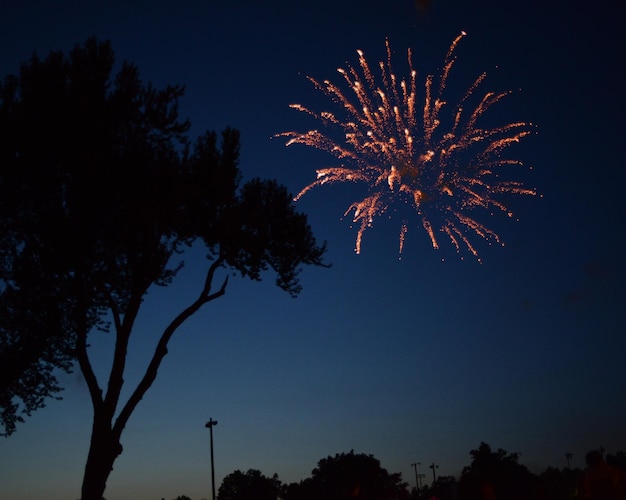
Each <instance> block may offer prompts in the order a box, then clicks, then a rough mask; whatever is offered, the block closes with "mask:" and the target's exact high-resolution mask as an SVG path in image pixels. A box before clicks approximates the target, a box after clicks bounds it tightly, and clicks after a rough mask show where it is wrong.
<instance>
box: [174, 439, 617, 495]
mask: <svg viewBox="0 0 626 500" xmlns="http://www.w3.org/2000/svg"><path fill="white" fill-rule="evenodd" d="M469 454H470V457H471V462H470V464H469V465H468V466H466V467H464V468H463V470H462V472H461V475H460V477H459V478H455V477H453V476H439V477H437V478H436V479H435V481H433V483H432V484H430V485H427V486H423V487H421V488H419V489H418V488H416V487H412V488H409V485H408V483H407V482H405V481H403V480H402V474H401V473H392V472H388V471H387V470H386V469H385V468H383V467H382V466H381V464H380V461H379V460H377V459H376V458H375V457H374V456H373V455H368V454H363V453H354V451H353V450H352V451H350V452H349V453H341V454H336V455H335V456H334V457H331V456H328V457H327V458H323V459H321V460H320V461H319V462H318V463H317V467H315V468H314V469H313V470H312V472H311V476H310V477H308V478H306V479H303V480H301V481H299V482H294V483H283V482H282V481H281V480H280V479H279V477H278V474H273V475H272V476H266V475H264V474H263V473H262V472H261V471H260V470H258V469H249V470H247V471H246V472H242V471H240V470H236V471H234V472H232V473H230V474H228V475H227V476H226V477H225V478H224V480H223V481H222V484H221V486H220V487H219V490H218V492H217V500H279V499H280V500H347V499H353V498H356V499H360V500H525V499H537V500H625V499H626V453H625V452H623V451H619V452H617V453H615V454H613V455H611V454H608V455H606V457H604V456H603V452H602V451H593V452H590V453H589V454H588V455H587V461H588V463H589V459H590V456H592V455H593V456H597V457H600V459H601V461H600V463H599V464H595V465H594V464H590V465H589V466H588V467H587V469H586V470H582V469H579V468H570V467H564V468H562V469H558V468H556V467H548V468H547V469H545V470H544V471H543V472H541V473H540V474H534V473H532V472H530V471H529V470H528V468H527V467H526V466H524V465H522V464H520V463H519V457H520V454H519V453H509V452H507V451H505V450H503V449H497V450H495V451H494V450H493V449H492V448H491V446H489V445H488V444H487V443H484V442H481V443H480V446H479V447H478V448H477V449H475V450H471V451H470V453H469ZM598 467H599V468H598ZM599 478H600V481H597V480H598V479H599ZM593 480H596V482H597V485H595V486H594V484H593ZM598 484H599V486H598ZM175 500H191V499H190V498H189V497H186V496H184V495H183V496H179V497H178V498H177V499H175Z"/></svg>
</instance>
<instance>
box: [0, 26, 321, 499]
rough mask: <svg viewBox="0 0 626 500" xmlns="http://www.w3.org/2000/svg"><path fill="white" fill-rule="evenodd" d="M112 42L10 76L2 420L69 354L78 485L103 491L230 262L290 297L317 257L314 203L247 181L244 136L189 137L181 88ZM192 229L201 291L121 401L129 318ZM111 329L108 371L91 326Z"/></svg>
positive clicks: (3, 90) (169, 268)
mask: <svg viewBox="0 0 626 500" xmlns="http://www.w3.org/2000/svg"><path fill="white" fill-rule="evenodd" d="M113 63H114V55H113V51H112V49H111V46H110V44H109V43H108V42H98V41H97V40H96V39H94V38H91V39H89V40H87V42H86V43H85V44H84V45H82V46H78V45H77V46H76V47H75V48H74V49H73V50H72V51H71V52H70V53H69V55H65V54H63V53H62V52H51V53H50V54H49V55H48V56H47V57H46V58H45V59H40V58H38V57H37V56H35V55H34V56H33V57H32V58H31V59H30V60H29V61H27V62H26V63H25V64H23V65H22V67H21V70H20V72H19V75H17V76H8V77H6V78H5V79H4V80H3V81H2V82H1V84H0V318H1V320H0V322H1V324H0V377H1V378H0V382H1V383H0V388H1V389H0V391H1V392H0V405H1V407H0V408H1V413H0V417H1V418H2V424H3V426H4V433H5V434H10V433H11V432H13V431H14V430H15V423H16V422H18V421H20V420H21V419H22V418H23V417H22V414H24V413H25V414H27V415H28V414H30V412H32V411H33V410H35V409H37V408H40V407H42V406H43V405H44V402H45V399H46V398H47V397H48V396H50V395H53V394H54V393H56V392H57V391H58V390H59V389H60V387H59V384H58V381H57V379H56V377H55V370H58V369H61V370H66V371H67V370H70V369H71V366H72V362H73V361H77V362H78V365H79V367H80V369H81V371H82V373H83V375H84V377H85V380H86V382H87V386H88V389H89V394H90V396H91V401H92V404H93V410H94V418H93V427H92V434H91V443H90V447H89V454H88V458H87V463H86V466H85V475H84V479H83V486H82V498H83V499H84V500H94V499H97V500H100V499H101V498H102V494H103V492H104V490H105V485H106V481H107V478H108V476H109V474H110V472H111V470H112V467H113V463H114V461H115V459H116V458H117V457H118V456H119V454H120V453H121V452H122V445H121V436H122V431H123V430H124V428H125V426H126V424H127V422H128V419H129V417H130V416H131V414H132V413H133V411H134V410H135V408H136V406H137V404H138V403H139V401H140V400H141V399H142V398H143V396H144V395H145V393H146V391H147V390H148V388H149V387H150V386H151V385H152V383H153V382H154V380H155V378H156V376H157V371H158V369H159V366H160V364H161V361H162V360H163V357H164V356H165V355H166V354H167V346H168V342H169V340H170V338H171V337H172V335H173V334H174V332H175V331H176V330H177V329H178V328H179V327H180V326H181V325H182V324H183V323H184V322H185V320H187V319H188V318H189V317H190V316H192V315H193V314H194V313H195V312H197V311H198V310H199V309H200V307H201V306H203V305H204V304H206V303H207V302H209V301H212V300H214V299H217V298H219V297H221V296H222V295H223V294H224V293H225V292H226V287H227V277H226V278H222V281H221V283H220V284H218V285H217V286H216V285H215V283H214V281H215V280H216V279H218V274H219V272H220V270H221V269H224V270H225V273H226V276H228V273H231V274H240V275H241V276H244V277H248V278H251V279H254V280H260V279H261V274H262V272H263V271H265V270H266V269H268V268H272V269H273V270H274V271H275V272H276V276H277V277H276V283H277V285H278V286H279V287H281V288H282V289H284V290H286V291H287V292H288V293H290V294H291V295H292V296H295V295H297V294H298V292H299V291H300V285H299V280H298V272H299V269H300V268H301V266H302V265H303V264H313V265H323V262H322V257H323V254H324V250H325V248H324V246H323V245H322V246H319V245H318V244H317V243H316V241H315V238H314V236H313V234H312V231H311V228H310V226H309V225H308V223H307V218H306V216H305V215H303V214H300V213H298V212H296V211H295V208H294V205H293V203H292V196H291V195H290V194H289V193H288V192H287V190H286V189H285V188H284V187H283V186H281V185H279V184H277V183H276V182H275V181H267V180H260V179H253V180H251V181H249V182H247V183H245V184H244V185H242V186H240V177H241V176H240V171H239V167H238V159H239V134H238V132H237V131H235V130H232V129H227V130H225V131H224V132H222V134H221V139H218V137H217V135H216V134H215V133H213V132H207V133H205V134H204V135H202V136H201V137H200V138H198V139H197V141H196V142H195V143H193V141H190V140H189V138H188V137H187V132H188V129H189V123H188V121H181V120H180V119H179V117H178V112H177V105H178V99H179V98H180V97H181V96H182V95H183V90H184V89H183V88H182V87H179V86H168V87H166V88H165V89H163V90H157V89H155V88H153V87H152V85H151V84H144V83H143V82H142V81H141V80H140V78H139V73H138V70H137V68H136V67H135V66H134V65H132V64H129V63H123V64H122V65H121V67H120V69H119V72H118V73H117V74H116V75H115V76H114V77H113V76H112V68H113ZM194 242H202V243H203V244H204V246H205V248H206V253H207V263H206V267H205V269H199V270H198V272H199V273H202V274H203V275H204V276H205V279H204V283H203V285H202V286H201V288H200V290H198V293H197V296H196V298H195V299H194V300H193V301H192V302H191V303H190V304H188V306H187V307H185V308H184V309H183V310H181V311H180V312H179V314H177V315H176V316H175V317H174V318H173V319H172V321H171V322H170V323H169V325H167V326H166V328H165V329H164V330H163V331H162V332H160V333H158V335H157V336H156V348H155V351H154V354H153V356H152V358H151V360H150V362H149V365H148V367H147V369H146V371H145V374H144V375H143V378H142V379H141V380H140V382H139V383H138V385H137V386H136V387H135V388H134V390H131V391H130V397H129V398H128V399H127V400H126V401H123V400H120V395H121V392H122V387H123V384H124V372H125V365H126V353H127V348H128V343H129V339H130V337H131V334H132V332H133V326H134V323H135V320H136V318H137V315H138V313H139V310H140V308H141V306H142V303H143V300H144V298H145V296H146V294H147V292H148V290H149V289H151V287H154V286H167V285H169V284H170V283H171V282H172V280H173V279H174V277H175V276H176V273H177V271H178V270H179V269H180V267H181V266H182V256H181V252H182V251H183V250H184V249H185V248H186V247H188V246H190V245H191V244H192V243H194ZM96 329H101V330H104V331H109V330H112V331H113V333H114V335H115V350H114V358H113V360H112V364H111V369H110V374H109V376H108V380H107V381H106V385H101V381H99V380H98V379H97V378H96V375H95V373H94V371H93V369H92V366H91V363H90V358H89V355H88V336H89V334H91V333H92V332H94V330H96Z"/></svg>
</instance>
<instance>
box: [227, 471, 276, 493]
mask: <svg viewBox="0 0 626 500" xmlns="http://www.w3.org/2000/svg"><path fill="white" fill-rule="evenodd" d="M281 489H282V483H281V481H280V480H279V479H278V475H277V474H274V475H273V476H272V477H267V476H265V475H263V474H262V473H261V471H259V470H257V469H249V470H248V471H247V472H245V473H244V472H241V471H240V470H236V471H235V472H231V473H230V474H228V475H227V476H226V477H225V478H224V479H223V481H222V484H221V486H220V487H219V489H218V491H217V500H276V499H277V498H278V497H279V496H280V493H281Z"/></svg>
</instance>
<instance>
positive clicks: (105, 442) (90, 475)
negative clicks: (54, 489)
mask: <svg viewBox="0 0 626 500" xmlns="http://www.w3.org/2000/svg"><path fill="white" fill-rule="evenodd" d="M98 420H99V419H98V416H97V415H96V416H95V418H94V424H93V428H92V432H91V443H90V445H89V455H88V456H87V465H85V475H84V476H83V486H82V490H81V499H82V500H102V498H103V495H104V490H105V488H106V482H107V479H108V478H109V474H111V471H112V470H113V462H115V459H116V458H117V457H118V456H119V455H120V454H121V453H122V445H121V444H120V442H119V437H117V436H115V434H114V432H113V430H112V429H111V425H110V423H107V422H99V421H98Z"/></svg>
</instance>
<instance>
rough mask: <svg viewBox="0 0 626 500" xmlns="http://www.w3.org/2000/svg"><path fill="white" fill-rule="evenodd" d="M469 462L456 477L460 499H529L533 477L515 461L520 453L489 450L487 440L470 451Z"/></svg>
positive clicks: (534, 481)
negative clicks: (458, 477) (457, 478)
mask: <svg viewBox="0 0 626 500" xmlns="http://www.w3.org/2000/svg"><path fill="white" fill-rule="evenodd" d="M470 455H471V457H472V462H471V464H470V465H469V466H467V467H465V468H464V469H463V472H462V473H461V478H460V479H459V486H458V497H459V499H460V500H474V499H487V498H497V499H498V500H509V499H510V500H515V499H525V498H530V497H531V496H533V495H534V493H535V490H536V477H535V476H534V475H533V474H532V473H531V472H530V471H529V470H528V469H527V468H526V467H525V466H523V465H521V464H519V463H518V459H519V453H508V452H506V451H504V450H503V449H498V451H495V452H494V451H492V450H491V447H490V446H489V445H488V444H486V443H484V442H483V443H480V446H479V447H478V449H476V450H471V451H470Z"/></svg>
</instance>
